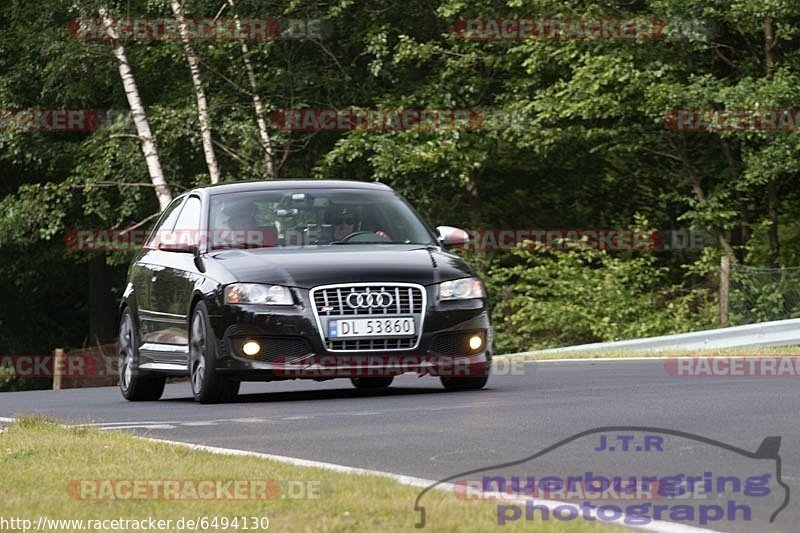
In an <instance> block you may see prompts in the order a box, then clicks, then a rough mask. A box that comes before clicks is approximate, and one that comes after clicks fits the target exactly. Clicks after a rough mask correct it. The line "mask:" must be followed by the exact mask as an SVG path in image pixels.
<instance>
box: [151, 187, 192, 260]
mask: <svg viewBox="0 0 800 533" xmlns="http://www.w3.org/2000/svg"><path fill="white" fill-rule="evenodd" d="M183 200H184V198H176V199H175V200H173V201H172V203H171V204H169V205H168V206H167V208H166V209H165V210H164V213H162V215H161V218H159V219H158V222H157V223H156V225H155V226H154V227H153V229H152V231H151V233H150V237H149V238H148V239H147V243H146V244H145V248H150V249H156V248H158V243H159V242H160V238H159V235H161V234H163V233H165V232H169V231H172V228H173V227H174V226H175V221H176V220H177V219H178V214H179V213H180V212H181V210H180V209H178V208H179V207H180V206H181V204H182V203H183Z"/></svg>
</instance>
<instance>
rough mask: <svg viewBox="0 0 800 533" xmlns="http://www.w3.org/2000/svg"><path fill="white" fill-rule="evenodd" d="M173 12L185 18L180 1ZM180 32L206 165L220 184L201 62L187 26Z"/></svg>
mask: <svg viewBox="0 0 800 533" xmlns="http://www.w3.org/2000/svg"><path fill="white" fill-rule="evenodd" d="M171 5H172V12H173V13H175V16H176V17H177V18H179V19H182V18H183V13H182V11H183V10H182V9H181V4H180V2H178V0H172V2H171ZM178 32H179V33H180V36H181V41H183V53H184V55H186V62H187V63H189V70H190V71H191V73H192V83H193V84H194V93H195V96H196V97H197V119H198V120H199V122H200V135H201V136H202V138H203V154H204V155H205V158H206V165H208V174H209V176H211V183H219V164H218V163H217V154H216V153H215V152H214V144H213V142H212V140H211V127H210V126H209V121H208V102H207V100H206V93H205V91H203V81H202V79H201V78H200V62H199V61H198V59H197V55H196V54H195V53H194V49H193V48H192V45H191V44H190V43H189V36H188V35H187V32H186V25H185V24H184V23H183V22H182V21H181V22H180V24H178Z"/></svg>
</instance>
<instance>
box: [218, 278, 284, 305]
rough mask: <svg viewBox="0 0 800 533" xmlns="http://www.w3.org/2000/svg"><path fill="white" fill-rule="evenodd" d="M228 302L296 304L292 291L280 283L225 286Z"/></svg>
mask: <svg viewBox="0 0 800 533" xmlns="http://www.w3.org/2000/svg"><path fill="white" fill-rule="evenodd" d="M225 303H226V304H267V305H294V300H293V299H292V293H291V291H289V289H288V288H286V287H281V286H280V285H261V284H258V283H233V284H232V285H228V286H227V287H225Z"/></svg>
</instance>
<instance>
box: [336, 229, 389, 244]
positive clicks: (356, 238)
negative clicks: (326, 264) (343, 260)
mask: <svg viewBox="0 0 800 533" xmlns="http://www.w3.org/2000/svg"><path fill="white" fill-rule="evenodd" d="M367 236H369V237H370V238H367V239H365V238H363V237H367ZM375 237H378V238H380V239H381V240H389V241H390V240H392V239H391V238H390V237H389V236H388V235H386V234H385V233H383V232H381V234H378V233H376V232H374V231H354V232H353V233H351V234H350V235H347V236H345V237H342V238H341V239H339V242H351V241H352V242H376V241H375Z"/></svg>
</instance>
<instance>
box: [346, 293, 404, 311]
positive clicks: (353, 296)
mask: <svg viewBox="0 0 800 533" xmlns="http://www.w3.org/2000/svg"><path fill="white" fill-rule="evenodd" d="M392 302H394V297H392V295H391V294H389V293H388V292H386V291H383V290H382V291H381V292H351V293H350V294H348V295H347V305H349V306H350V307H351V308H353V309H386V308H387V307H389V306H390V305H392Z"/></svg>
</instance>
